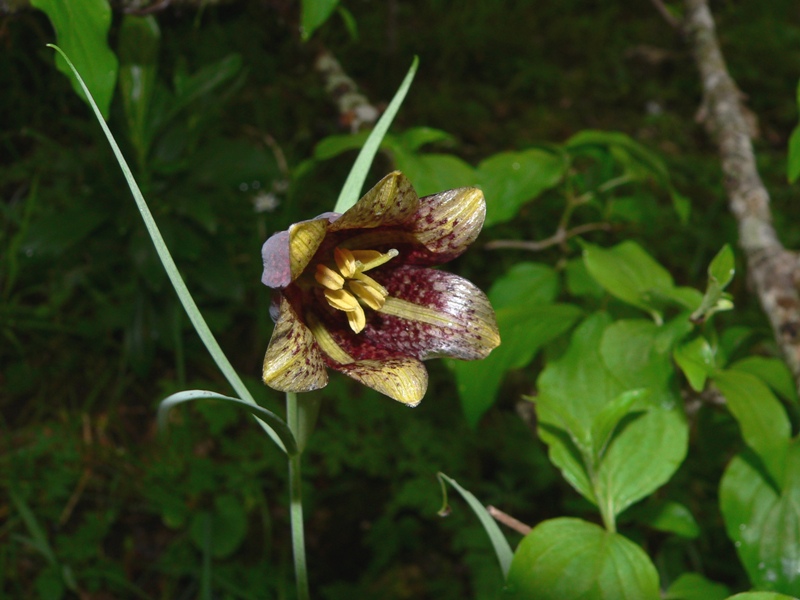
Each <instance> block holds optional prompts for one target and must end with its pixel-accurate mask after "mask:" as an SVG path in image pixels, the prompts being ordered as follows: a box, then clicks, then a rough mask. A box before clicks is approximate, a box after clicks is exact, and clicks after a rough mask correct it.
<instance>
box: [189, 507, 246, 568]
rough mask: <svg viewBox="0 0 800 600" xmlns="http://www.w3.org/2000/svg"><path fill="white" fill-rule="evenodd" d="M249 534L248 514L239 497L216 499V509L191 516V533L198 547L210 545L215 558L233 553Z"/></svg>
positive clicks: (209, 548)
mask: <svg viewBox="0 0 800 600" xmlns="http://www.w3.org/2000/svg"><path fill="white" fill-rule="evenodd" d="M246 533H247V515H246V514H245V511H244V507H243V506H242V503H241V502H240V501H239V499H238V498H236V496H233V495H231V494H224V495H222V496H217V497H216V498H214V508H213V510H210V511H200V512H198V513H196V514H195V515H194V517H193V518H192V523H191V525H190V527H189V534H190V536H191V538H192V541H193V542H194V543H195V544H196V545H197V547H198V548H200V549H204V548H207V549H208V550H209V551H210V553H211V555H212V556H214V558H225V557H227V556H230V555H231V554H233V553H234V552H235V551H236V549H237V548H239V546H240V545H241V544H242V542H243V541H244V537H245V534H246Z"/></svg>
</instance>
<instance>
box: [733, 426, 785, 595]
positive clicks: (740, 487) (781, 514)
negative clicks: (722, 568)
mask: <svg viewBox="0 0 800 600" xmlns="http://www.w3.org/2000/svg"><path fill="white" fill-rule="evenodd" d="M786 471H787V477H786V483H785V485H784V486H783V490H782V491H780V492H779V491H778V490H776V489H775V487H774V486H773V483H772V482H771V481H769V480H768V479H767V476H766V474H765V473H764V471H763V470H762V469H761V467H760V465H759V464H758V461H757V459H756V457H755V456H754V455H753V454H752V453H751V452H746V453H745V454H743V455H739V456H737V457H735V458H734V459H733V460H732V461H731V463H730V464H729V465H728V468H727V469H726V470H725V474H724V475H723V477H722V481H721V482H720V492H719V495H720V509H721V511H722V516H723V518H724V520H725V528H726V529H727V532H728V537H729V538H730V539H731V542H733V544H734V546H735V547H736V553H737V554H738V555H739V559H740V560H741V561H742V564H743V565H744V567H745V569H746V571H747V574H748V576H749V578H750V581H751V583H752V584H753V587H755V588H757V589H761V590H773V591H780V592H784V593H787V594H793V595H795V596H797V595H800V445H798V444H797V443H796V442H795V443H793V444H792V446H791V448H790V451H789V460H788V464H787V469H786Z"/></svg>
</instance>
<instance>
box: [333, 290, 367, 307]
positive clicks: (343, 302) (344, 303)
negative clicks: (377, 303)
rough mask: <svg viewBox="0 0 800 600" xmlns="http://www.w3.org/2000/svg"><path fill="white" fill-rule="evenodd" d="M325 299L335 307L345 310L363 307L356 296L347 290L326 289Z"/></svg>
mask: <svg viewBox="0 0 800 600" xmlns="http://www.w3.org/2000/svg"><path fill="white" fill-rule="evenodd" d="M325 299H326V300H327V301H328V304H330V305H331V306H332V307H333V308H336V309H338V310H343V311H345V312H350V311H353V310H357V309H360V308H361V306H360V305H359V304H358V300H356V297H355V296H353V294H351V293H350V292H348V291H347V290H325ZM362 312H363V311H362Z"/></svg>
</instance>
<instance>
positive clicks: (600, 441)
mask: <svg viewBox="0 0 800 600" xmlns="http://www.w3.org/2000/svg"><path fill="white" fill-rule="evenodd" d="M647 394H648V392H647V390H629V391H627V392H622V393H621V394H620V395H619V396H617V397H616V398H614V399H613V400H612V401H611V402H609V403H607V404H606V405H605V406H603V408H601V409H600V412H599V413H597V416H596V417H595V419H594V422H593V423H592V429H591V432H590V434H591V440H592V442H591V443H592V452H593V454H594V460H595V464H597V465H599V464H600V462H601V459H602V457H603V454H604V453H605V450H606V447H607V446H608V444H609V442H611V439H612V437H613V435H614V431H615V430H616V429H617V425H619V422H620V421H621V420H622V418H623V417H624V416H625V415H627V414H628V412H629V411H630V409H631V406H633V404H634V403H635V402H637V401H639V400H641V399H642V398H643V397H644V396H647Z"/></svg>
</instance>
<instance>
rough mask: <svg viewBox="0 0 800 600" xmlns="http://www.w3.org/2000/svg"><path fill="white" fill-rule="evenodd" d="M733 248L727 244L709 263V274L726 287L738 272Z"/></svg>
mask: <svg viewBox="0 0 800 600" xmlns="http://www.w3.org/2000/svg"><path fill="white" fill-rule="evenodd" d="M735 267H736V265H735V263H734V257H733V250H732V249H731V247H730V245H729V244H725V245H724V246H723V247H722V250H720V251H719V252H718V253H717V255H716V256H715V257H714V258H713V259H712V260H711V264H710V265H708V276H709V277H711V278H712V279H714V281H716V283H717V285H719V286H720V287H721V288H724V287H726V286H727V285H728V284H729V283H730V282H731V280H732V279H733V275H734V273H736V268H735Z"/></svg>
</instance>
